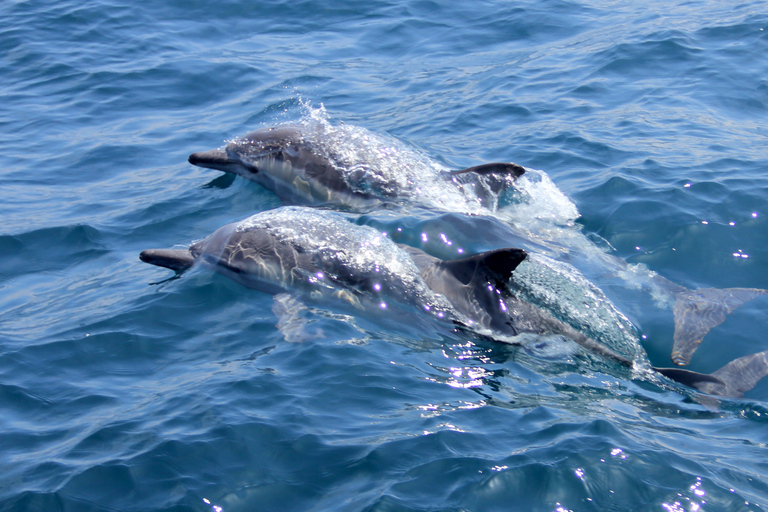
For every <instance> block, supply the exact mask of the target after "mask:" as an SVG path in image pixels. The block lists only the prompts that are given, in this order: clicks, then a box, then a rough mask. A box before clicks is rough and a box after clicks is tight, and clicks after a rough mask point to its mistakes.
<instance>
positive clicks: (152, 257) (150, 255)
mask: <svg viewBox="0 0 768 512" xmlns="http://www.w3.org/2000/svg"><path fill="white" fill-rule="evenodd" d="M139 259H141V261H143V262H144V263H151V264H152V265H157V266H158V267H165V268H169V269H171V270H175V271H176V272H184V271H185V270H187V269H188V268H190V267H191V266H192V264H193V263H194V262H195V257H194V256H192V254H191V253H190V252H189V249H147V250H146V251H141V254H139Z"/></svg>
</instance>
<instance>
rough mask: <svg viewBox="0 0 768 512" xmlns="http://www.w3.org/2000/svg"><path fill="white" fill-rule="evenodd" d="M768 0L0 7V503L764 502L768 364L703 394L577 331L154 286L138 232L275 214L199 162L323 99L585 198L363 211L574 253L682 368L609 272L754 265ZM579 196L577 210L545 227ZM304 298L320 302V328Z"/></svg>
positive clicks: (342, 113) (186, 506) (331, 108)
mask: <svg viewBox="0 0 768 512" xmlns="http://www.w3.org/2000/svg"><path fill="white" fill-rule="evenodd" d="M767 12H768V11H767V10H766V4H765V3H763V2H746V3H740V4H726V3H722V2H714V1H702V2H679V1H678V2H672V3H670V2H645V3H642V4H641V3H629V2H624V3H622V2H591V3H589V2H570V1H549V0H547V1H544V2H519V3H509V2H499V1H489V2H472V3H468V2H464V3H462V2H458V3H453V4H440V3H435V2H423V1H407V2H399V3H394V2H385V1H373V2H365V3H358V2H346V3H334V4H330V3H329V4H318V3H316V2H291V3H277V2H262V3H254V4H249V3H245V2H233V1H225V2H216V3H204V2H193V3H187V4H183V3H178V2H168V1H161V2H154V3H149V2H133V3H130V4H129V3H125V2H119V1H117V0H114V1H102V0H98V1H96V0H94V1H86V2H72V1H67V0H64V1H61V2H57V3H50V2H42V1H39V0H30V1H19V0H9V1H6V2H3V3H2V4H0V63H2V64H1V66H2V67H1V69H2V73H0V95H1V96H2V101H0V130H1V131H2V137H0V173H1V175H2V181H3V196H2V197H3V201H2V202H0V215H1V218H2V220H3V225H2V230H0V463H1V464H2V467H3V471H2V472H0V510H13V511H17V510H46V511H48V510H51V511H53V510H77V511H80V510H141V511H146V510H185V511H186V510H189V511H208V510H224V511H241V510H297V511H298V510H301V511H305V510H334V511H337V510H370V511H374V510H377V511H378V510H382V511H383V510H411V511H421V510H472V511H485V510H521V511H523V510H525V511H528V510H543V511H554V510H574V511H582V510H600V511H602V510H662V511H663V510H674V511H680V510H685V511H697V510H761V509H763V508H765V507H766V506H767V505H768V477H767V476H766V474H768V465H766V460H767V459H766V454H767V453H768V452H766V443H768V434H766V432H768V430H767V429H766V426H765V425H766V414H768V408H767V407H766V405H765V404H766V401H767V400H768V383H767V382H761V383H760V384H758V386H757V387H756V388H755V389H754V390H752V391H750V392H749V393H748V394H747V395H746V397H745V398H743V399H738V400H736V399H726V400H721V401H717V402H714V401H708V400H701V399H697V398H696V396H695V395H694V394H692V393H691V392H690V391H688V390H686V389H685V388H683V387H681V386H676V385H671V384H665V383H663V382H661V381H654V380H648V379H642V378H633V376H631V375H624V374H622V373H620V372H616V371H615V369H612V368H610V367H608V366H606V365H601V363H600V362H599V361H590V360H585V359H584V358H582V357H581V356H579V357H575V356H573V355H572V354H570V353H568V352H567V350H566V351H565V353H563V351H559V352H558V351H555V353H549V352H546V351H544V352H541V353H538V352H536V351H535V350H525V349H521V348H518V347H511V346H506V345H501V344H498V343H494V342H493V341H490V340H486V339H482V338H479V337H473V336H471V335H469V334H467V333H457V332H454V331H452V330H450V329H446V328H444V327H440V326H438V325H432V324H430V323H429V322H426V321H425V322H421V321H419V322H410V321H408V322H406V321H403V322H397V321H380V319H377V318H376V317H375V316H370V315H363V314H360V315H357V314H354V313H351V312H349V311H339V310H336V309H333V308H324V307H323V306H322V304H309V305H306V306H302V307H305V309H301V310H298V309H297V308H298V307H299V306H297V304H296V303H294V302H292V300H293V299H291V298H285V297H280V298H279V299H274V298H273V297H272V296H271V295H269V294H265V293H262V292H259V291H256V290H250V289H246V288H243V287H241V286H240V285H238V284H237V283H234V282H232V281H230V280H228V279H226V278H225V277H223V276H219V275H215V274H213V273H210V272H205V271H202V270H199V271H197V270H196V271H193V272H190V273H188V274H187V275H185V276H184V277H183V278H181V279H178V280H173V281H169V282H164V283H162V284H154V283H158V282H160V281H162V280H164V279H166V278H167V277H169V273H168V272H166V271H164V270H162V269H157V268H154V267H150V266H148V265H146V264H143V263H142V262H140V261H139V260H138V253H139V252H140V251H141V250H143V249H147V248H150V247H171V246H174V245H175V244H179V245H180V246H184V245H187V244H189V243H190V242H192V241H193V240H198V239H201V238H203V237H204V236H206V235H208V234H209V233H211V232H213V231H214V230H215V229H217V228H219V227H221V226H223V225H224V224H227V223H229V222H235V221H239V220H241V219H244V218H246V217H248V216H250V215H252V214H254V213H256V212H259V211H264V210H267V209H270V208H273V207H276V206H279V205H280V201H279V200H278V199H277V197H276V196H275V195H273V194H272V193H270V192H269V191H266V190H264V189H263V188H261V187H259V186H258V185H256V184H253V183H249V182H247V181H245V180H243V179H241V178H237V179H234V180H232V179H229V178H226V177H221V175H220V173H218V172H215V171H211V170H206V169H201V168H196V167H192V166H191V165H189V164H188V163H187V161H186V159H187V156H188V155H189V154H190V153H192V152H193V151H199V150H204V149H211V148H214V147H217V146H220V145H222V144H223V143H224V141H225V140H231V139H232V138H234V137H237V136H239V135H243V134H245V133H246V132H248V131H250V130H252V129H255V128H258V127H260V126H267V125H272V124H277V123H283V122H292V121H297V120H302V119H307V118H308V117H311V116H313V115H317V113H318V112H319V111H321V110H322V109H321V106H322V107H324V110H325V112H326V114H324V115H325V116H326V117H325V119H327V121H328V122H329V123H330V124H331V125H333V126H340V125H341V124H342V123H344V124H346V125H351V126H356V127H361V128H365V129H367V130H369V131H370V132H371V133H372V134H378V135H380V136H382V137H394V138H395V139H397V140H399V141H401V143H402V144H403V146H404V147H407V148H410V149H411V150H413V151H415V152H416V153H417V154H418V155H421V156H423V158H425V159H427V160H428V161H430V162H434V163H435V165H440V166H444V167H446V168H451V169H458V168H463V167H468V166H471V165H477V164H480V163H484V162H493V161H510V160H511V161H514V162H517V163H519V164H521V165H524V166H526V167H527V168H531V169H537V170H541V171H542V172H543V173H545V174H542V175H541V176H543V178H541V179H542V180H545V181H544V183H545V184H546V183H548V182H547V181H546V180H547V179H549V180H551V182H552V183H553V184H554V185H556V186H557V189H559V191H561V192H562V193H563V194H565V197H563V196H558V195H557V194H556V193H554V192H553V190H555V189H552V188H547V189H546V190H547V192H546V193H545V194H543V195H542V196H541V197H540V198H539V199H544V202H543V203H542V202H538V203H535V202H534V203H535V204H539V205H541V206H540V207H539V208H535V209H531V210H529V211H522V210H519V211H518V212H517V216H516V217H514V220H515V222H516V224H517V227H516V228H515V229H512V228H511V227H510V225H509V224H506V223H503V222H499V221H498V219H484V218H481V217H472V218H468V217H466V215H465V214H462V213H451V212H446V211H440V212H435V211H433V210H425V209H419V208H415V207H414V208H408V209H405V210H397V209H390V210H386V211H378V212H368V213H367V214H365V215H362V216H360V217H359V218H357V219H356V222H358V223H359V224H368V225H373V226H377V227H383V228H384V229H388V230H390V231H394V230H396V229H397V228H398V227H401V228H403V231H402V235H401V236H402V237H403V238H402V240H401V241H404V242H408V243H411V244H414V245H420V246H423V247H425V248H426V249H430V250H432V251H433V252H440V251H445V250H446V249H445V244H444V243H442V242H439V240H441V239H440V236H439V235H440V234H441V233H442V234H444V235H446V238H448V239H450V240H452V241H456V243H461V244H462V246H463V247H464V248H465V249H466V250H467V251H468V252H470V251H473V252H474V251H481V250H489V249H493V248H497V247H503V246H509V245H518V244H521V243H527V244H529V246H528V247H529V248H538V249H540V250H541V251H542V252H544V253H547V254H550V255H552V254H556V255H557V256H558V257H559V258H561V259H564V260H566V261H568V262H569V263H571V264H573V265H576V266H577V267H578V268H579V270H580V271H582V272H583V273H584V274H585V275H586V276H587V277H589V278H590V279H592V280H593V281H594V282H595V283H596V284H597V285H598V286H600V287H601V289H602V290H603V291H604V292H605V293H606V294H607V295H608V296H609V297H610V298H611V299H612V300H613V301H614V302H615V303H616V305H617V307H618V308H619V309H620V310H621V311H622V312H623V313H624V314H625V315H627V317H628V318H629V319H630V320H631V321H633V322H634V323H635V325H636V326H637V328H638V332H639V334H640V335H641V336H642V338H641V339H642V343H643V348H644V349H645V351H646V352H647V354H648V357H649V359H650V361H651V362H652V363H654V364H656V365H668V364H669V354H670V349H671V338H672V330H673V327H672V315H671V313H670V311H669V309H665V308H663V307H658V304H656V301H655V300H654V297H652V296H650V295H649V294H648V293H645V291H643V290H635V289H633V288H632V286H631V285H632V284H633V283H634V284H635V285H637V286H639V285H640V284H642V283H641V282H640V281H641V277H642V276H643V275H647V272H646V271H645V270H642V269H643V268H644V267H627V268H628V269H629V270H628V272H629V273H628V274H626V273H625V274H624V275H622V276H619V278H617V276H616V275H615V271H616V268H617V267H615V266H613V265H614V263H615V262H616V261H619V262H620V261H621V260H627V261H628V262H629V263H630V264H644V265H647V267H648V268H650V269H651V270H652V271H655V272H657V273H658V274H660V275H662V276H664V277H666V278H668V279H670V280H672V281H674V282H677V283H679V284H681V285H683V286H686V287H688V288H697V287H729V286H744V287H760V288H768V270H766V269H767V268H768V267H766V261H768V235H767V233H768V229H766V221H765V219H766V218H768V211H766V207H765V205H766V204H767V203H766V201H768V181H767V180H766V172H765V171H766V169H768V157H767V156H766V155H768V129H767V128H766V123H765V119H766V113H767V111H768V79H766V77H768V60H766V59H765V55H766V54H768V34H767V33H768V14H766V13H767ZM547 176H548V178H547ZM530 190H534V191H541V190H543V189H542V188H541V187H538V188H537V187H533V188H532V189H530ZM530 190H529V191H530ZM566 197H567V198H569V200H567V199H566ZM553 202H554V203H557V204H555V205H554V208H552V209H545V205H550V206H551V205H552V204H553ZM569 204H573V205H575V207H576V208H578V213H579V214H580V216H579V217H578V219H577V220H576V221H575V222H576V223H575V224H574V225H573V226H570V227H569V226H568V224H569V223H571V222H572V221H573V219H571V220H568V219H565V220H564V221H563V222H560V223H555V224H553V223H552V222H551V221H550V220H547V219H548V218H550V217H551V215H552V214H553V213H554V214H558V212H559V213H563V212H564V210H563V208H562V207H565V208H566V209H567V208H568V205H569ZM558 205H559V206H558ZM542 213H543V214H542ZM548 216H549V217H548ZM565 217H568V215H565ZM353 220H354V219H353ZM507 220H509V219H507ZM560 220H563V219H560ZM423 233H424V234H426V235H427V238H428V241H427V242H424V241H423V239H422V234H423ZM429 244H433V245H429ZM594 247H599V248H602V249H604V250H605V251H608V252H607V253H603V252H598V251H596V250H595V249H594ZM563 249H567V252H564V251H563ZM604 254H609V256H606V257H603V256H600V255H604ZM446 256H447V254H446ZM613 256H615V257H617V258H619V259H618V260H614V259H613ZM617 265H619V268H621V269H624V270H626V269H625V267H623V266H621V264H617ZM637 268H640V269H641V270H640V271H636V270H637ZM632 269H634V270H632ZM633 272H634V273H633ZM628 284H629V285H630V286H627V285H628ZM766 311H768V299H766V298H759V299H756V300H754V301H752V302H750V303H748V304H747V305H745V306H742V307H741V308H740V309H739V310H737V311H736V312H735V313H733V314H732V315H730V316H729V318H728V319H727V320H726V322H725V323H723V324H722V325H721V326H719V327H717V328H715V329H713V330H712V331H711V332H710V334H709V335H708V336H707V338H706V339H705V341H704V343H703V345H702V348H701V349H700V350H699V351H698V352H697V353H696V355H695V356H694V359H693V361H692V362H691V365H690V368H691V369H693V370H696V371H700V372H711V371H713V370H715V369H717V368H719V367H720V366H722V365H723V364H724V363H725V362H727V361H730V360H732V359H734V358H735V357H739V356H742V355H745V354H749V353H752V352H756V351H759V350H766V349H768V341H766V340H765V336H764V331H765V325H768V315H766ZM286 312H294V313H297V314H299V315H301V318H302V322H303V323H304V324H306V325H308V326H309V330H308V331H307V332H306V333H305V334H307V335H305V336H303V337H300V339H301V340H302V342H300V343H299V342H296V339H297V338H291V337H290V336H289V337H288V338H291V339H292V340H293V341H287V340H286V336H285V335H284V332H281V331H280V330H279V329H278V327H277V326H278V323H279V322H280V317H281V315H283V316H284V315H285V314H286Z"/></svg>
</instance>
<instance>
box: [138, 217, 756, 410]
mask: <svg viewBox="0 0 768 512" xmlns="http://www.w3.org/2000/svg"><path fill="white" fill-rule="evenodd" d="M140 258H141V260H142V261H144V262H147V263H151V264H153V265H157V266H161V267H166V268H169V269H172V270H175V271H177V272H182V271H184V270H187V269H188V268H190V267H192V266H193V265H194V264H196V263H198V262H204V263H207V264H209V265H211V266H212V267H213V268H214V269H215V270H216V271H217V272H219V273H221V274H223V275H226V276H228V277H230V278H232V279H234V280H235V281H237V282H239V283H241V284H243V285H245V286H248V287H252V288H256V289H260V290H263V291H267V292H270V293H279V292H283V291H288V290H298V291H301V292H303V293H304V294H305V295H307V296H309V297H317V296H328V297H335V298H339V299H342V300H344V301H346V302H349V303H351V304H353V305H354V306H356V307H374V308H376V309H378V310H382V309H386V308H387V307H388V304H390V303H393V302H394V303H398V304H401V305H405V306H409V307H417V308H418V309H421V310H423V311H424V312H425V313H427V314H430V315H433V316H434V317H436V318H438V319H443V320H451V321H453V322H454V323H456V324H459V325H462V326H465V327H466V328H470V329H473V330H475V331H476V332H478V333H480V334H487V335H490V336H492V337H494V338H495V339H499V340H501V341H506V342H511V343H515V342H516V340H515V336H519V335H522V334H525V333H532V334H560V335H564V336H566V337H568V338H570V339H572V340H573V341H575V342H576V343H578V344H580V345H581V346H583V347H585V348H587V349H589V350H590V351H593V352H595V353H598V354H600V355H602V356H604V357H606V358H609V359H612V360H614V361H617V362H618V363H620V364H621V365H624V366H627V367H633V366H634V365H635V363H636V362H637V361H638V359H639V358H640V359H642V358H643V352H642V348H641V347H640V345H639V342H638V339H637V336H636V335H635V334H634V331H633V329H632V326H631V324H630V323H629V321H628V320H627V319H626V318H625V317H624V316H623V315H621V313H619V312H618V311H617V310H616V309H615V307H614V306H613V305H612V304H611V303H610V301H609V300H608V299H607V298H606V297H605V296H604V295H603V294H602V292H600V290H599V289H597V288H596V287H594V285H591V284H590V283H588V282H587V281H586V279H585V278H583V276H581V275H580V274H578V271H576V270H575V269H574V268H573V267H570V266H566V265H564V264H562V263H559V262H555V261H553V260H549V259H547V258H543V257H540V256H534V255H528V254H527V253H526V252H525V251H523V250H520V249H498V250H494V251H489V252H485V253H481V254H478V255H475V256H471V257H468V258H462V259H459V260H452V261H442V260H439V259H437V258H434V257H432V256H429V255H427V254H426V253H424V252H422V251H420V250H418V249H415V248H411V247H401V246H398V245H397V244H395V243H394V242H392V241H391V240H390V239H389V238H388V237H386V236H384V235H383V234H382V233H380V232H378V231H377V230H375V229H373V228H371V227H368V226H359V225H355V224H352V223H350V222H348V221H347V220H346V219H344V218H343V217H342V216H340V215H338V214H334V213H331V212H327V211H317V210H312V209H308V208H301V207H284V208H279V209H277V210H271V211H267V212H263V213H260V214H257V215H254V216H252V217H250V218H248V219H246V220H244V221H242V222H239V223H234V224H229V225H227V226H224V227H222V228H220V229H218V230H217V231H215V232H214V233H213V234H211V235H210V236H208V237H207V238H205V239H203V240H201V241H199V242H197V243H194V244H192V245H191V246H190V247H189V248H188V249H150V250H146V251H143V252H142V253H141V255H140ZM550 285H556V286H558V287H560V288H561V289H565V288H568V287H579V289H578V290H576V291H577V292H578V293H577V296H578V300H577V302H578V304H576V306H577V308H578V310H579V312H578V313H577V314H576V315H574V316H575V317H576V318H568V315H569V314H570V313H573V312H574V311H576V309H574V304H568V302H567V301H563V300H562V299H561V298H560V297H559V296H552V295H549V296H548V295H547V290H546V288H547V287H548V286H550ZM553 301H554V303H553ZM585 301H589V303H590V304H591V305H592V307H591V308H588V309H590V310H591V313H590V314H592V315H593V316H592V317H585V316H584V315H583V311H582V310H583V305H584V304H585ZM548 302H549V303H548ZM606 319H607V320H608V322H605V321H604V320H606ZM590 321H594V323H595V324H599V325H603V326H608V327H604V328H601V329H602V332H600V329H598V330H596V331H594V332H591V331H590V329H591V326H590V325H588V324H589V322H590ZM654 369H655V370H657V371H658V372H660V373H662V374H663V375H666V376H668V377H669V378H672V379H674V380H677V381H678V382H682V383H684V384H686V385H689V386H691V387H693V388H695V389H698V390H700V391H703V392H705V393H709V394H715V395H721V396H731V397H737V396H741V395H742V394H743V393H744V392H745V391H748V390H749V389H751V388H752V387H753V386H754V385H755V384H756V383H757V382H758V381H759V380H760V379H761V378H762V377H764V376H765V375H766V374H768V361H767V360H766V353H765V352H761V353H758V354H753V355H750V356H746V357H742V358H740V359H737V360H735V361H733V362H731V363H729V364H728V365H726V366H724V367H723V368H721V369H720V370H718V371H716V372H714V373H712V374H709V375H705V374H699V373H696V372H690V371H686V370H679V369H663V368H654Z"/></svg>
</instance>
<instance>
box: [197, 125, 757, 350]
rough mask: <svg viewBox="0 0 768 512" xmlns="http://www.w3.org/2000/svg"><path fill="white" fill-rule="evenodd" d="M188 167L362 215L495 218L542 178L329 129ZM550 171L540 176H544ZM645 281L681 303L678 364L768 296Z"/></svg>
mask: <svg viewBox="0 0 768 512" xmlns="http://www.w3.org/2000/svg"><path fill="white" fill-rule="evenodd" d="M189 162H190V163H192V164H194V165H198V166H201V167H207V168H211V169H217V170H220V171H224V172H228V173H233V174H237V175H240V176H243V177H245V178H247V179H249V180H252V181H255V182H257V183H260V184H261V185H263V186H265V187H266V188H268V189H270V190H272V191H274V192H275V193H276V194H277V195H278V197H280V198H281V200H283V202H284V203H287V204H311V205H318V204H328V205H336V206H342V207H346V208H351V209H357V210H360V209H370V208H371V207H373V206H377V205H380V204H382V203H404V202H405V203H407V202H410V203H417V204H420V205H425V206H429V207H432V208H435V207H436V208H438V209H441V210H443V211H461V212H463V213H474V214H487V215H496V214H497V213H498V212H499V210H500V208H501V202H502V201H501V197H502V196H503V194H504V192H505V191H506V190H507V189H512V190H514V189H515V183H516V181H517V180H518V178H520V177H522V176H524V175H525V176H527V175H528V174H527V173H531V174H532V175H534V171H527V170H526V169H525V168H523V167H521V166H519V165H516V164H512V163H493V164H485V165H480V166H477V167H471V168H468V169H464V170H461V171H446V170H443V169H442V168H440V166H438V165H437V164H435V163H434V162H432V161H430V160H429V159H426V158H423V157H421V156H420V155H419V154H418V153H416V152H413V151H408V150H407V149H405V148H403V147H402V146H400V145H398V144H397V141H390V140H388V139H386V138H384V137H380V136H377V135H374V134H372V133H370V132H368V131H366V130H363V129H361V128H357V127H351V126H348V125H341V126H338V127H332V126H330V125H329V124H328V123H304V124H291V125H281V126H276V127H271V128H264V129H260V130H256V131H253V132H251V133H249V134H247V135H245V136H244V137H241V138H239V139H237V140H234V141H232V142H230V143H229V144H227V146H226V147H225V148H224V149H214V150H211V151H202V152H198V153H193V154H192V155H190V156H189ZM542 174H543V173H540V174H538V175H536V176H537V177H536V178H535V179H539V180H541V179H546V178H542V177H541V175H542ZM560 194H561V193H560ZM561 195H562V194H561ZM544 206H546V205H544ZM537 215H538V213H537ZM550 231H552V230H551V229H550V228H549V227H546V226H545V227H544V236H543V237H542V236H541V235H542V233H532V235H533V236H532V237H533V238H536V239H537V240H538V241H542V240H543V239H544V238H546V236H547V235H548V232H550ZM571 235H572V233H571ZM571 238H572V240H571V242H575V244H576V246H577V249H583V248H584V246H585V245H586V244H591V242H589V241H587V240H586V237H583V236H580V237H579V236H575V237H574V236H571ZM566 247H567V245H566ZM569 250H570V249H567V250H566V251H569ZM587 252H588V253H589V255H588V257H589V258H590V259H592V260H596V261H597V262H598V263H599V264H601V265H603V266H605V267H606V268H608V269H610V271H611V272H614V273H615V274H617V275H623V274H634V276H635V277H638V274H637V272H636V270H635V269H633V268H630V267H632V266H630V265H628V264H627V263H626V262H624V261H623V260H621V259H619V258H616V257H613V256H611V255H609V254H606V253H604V252H602V251H601V250H600V249H598V248H596V247H594V246H591V247H590V249H589V250H587ZM642 279H643V280H644V282H643V283H640V284H639V285H638V283H633V284H632V286H633V287H635V286H640V287H642V288H643V289H645V290H647V291H649V292H650V293H651V295H653V296H654V297H655V298H662V302H664V303H672V304H673V308H672V309H673V312H674V317H675V332H674V336H673V348H672V353H671V358H672V361H673V362H674V363H675V364H676V365H686V364H688V363H689V362H690V360H691V357H692V356H693V354H694V352H695V351H696V349H697V348H698V347H699V345H700V344H701V342H702V340H703V338H704V336H705V335H706V334H707V333H708V332H709V331H710V330H711V329H712V328H714V327H716V326H717V325H719V324H721V323H722V322H723V321H724V320H725V317H726V315H727V314H728V313H731V312H732V311H733V310H735V309H736V308H738V307H739V306H741V305H742V304H744V303H745V302H747V301H749V300H751V299H753V298H755V297H757V296H759V295H764V294H768V291H766V290H762V289H757V288H728V289H721V290H720V289H713V288H705V289H699V290H688V289H687V288H684V287H682V286H679V285H677V284H675V283H672V282H670V281H668V280H666V279H665V278H663V277H661V276H659V275H658V274H655V273H653V272H646V273H645V276H643V277H642Z"/></svg>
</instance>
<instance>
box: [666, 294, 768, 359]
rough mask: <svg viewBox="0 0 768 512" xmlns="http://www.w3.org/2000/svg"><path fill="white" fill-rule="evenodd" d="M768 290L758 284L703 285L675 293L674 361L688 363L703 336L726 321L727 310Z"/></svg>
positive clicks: (730, 310) (732, 309) (731, 310)
mask: <svg viewBox="0 0 768 512" xmlns="http://www.w3.org/2000/svg"><path fill="white" fill-rule="evenodd" d="M767 293H768V290H761V289H758V288H725V289H722V290H719V289H716V288H701V289H698V290H695V291H690V290H685V291H681V292H678V293H676V294H675V305H674V307H673V308H672V311H673V312H674V315H675V334H674V344H673V346H672V361H673V362H674V363H675V364H676V365H681V366H682V365H686V364H688V363H689V362H690V361H691V357H692V356H693V353H694V352H696V349H697V348H699V345H700V344H701V340H702V339H703V338H704V336H705V335H706V334H707V333H708V332H709V331H710V329H712V328H713V327H717V326H718V325H720V324H721V323H723V321H725V317H726V315H727V314H729V313H731V312H733V311H734V310H735V309H736V308H738V307H739V306H741V305H742V304H744V303H745V302H748V301H750V300H752V299H754V298H755V297H757V296H759V295H765V294H767Z"/></svg>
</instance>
